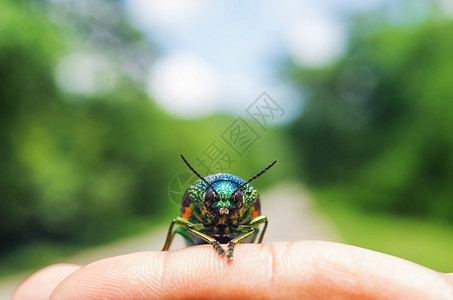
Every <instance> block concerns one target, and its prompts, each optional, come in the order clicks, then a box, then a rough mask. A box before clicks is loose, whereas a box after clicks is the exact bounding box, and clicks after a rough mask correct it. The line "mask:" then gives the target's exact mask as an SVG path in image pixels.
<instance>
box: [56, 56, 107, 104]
mask: <svg viewBox="0 0 453 300" xmlns="http://www.w3.org/2000/svg"><path fill="white" fill-rule="evenodd" d="M55 77H56V83H57V85H58V87H59V88H60V89H62V90H63V91H65V92H69V93H74V94H82V95H86V96H90V95H93V94H98V93H102V92H105V91H108V90H109V89H111V88H112V87H113V86H114V84H115V80H116V74H115V72H114V71H113V70H112V68H111V66H110V65H109V64H108V63H107V62H106V61H105V60H104V59H103V57H101V56H98V55H93V54H86V53H73V54H70V55H67V56H65V57H64V58H63V59H61V61H60V62H59V64H58V65H57V68H56V70H55Z"/></svg>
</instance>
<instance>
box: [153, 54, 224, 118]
mask: <svg viewBox="0 0 453 300" xmlns="http://www.w3.org/2000/svg"><path fill="white" fill-rule="evenodd" d="M148 93H149V94H150V95H151V96H152V97H153V98H154V99H155V100H156V101H157V102H158V103H159V104H160V105H161V106H162V107H163V108H164V109H166V110H167V111H169V112H170V113H173V114H176V115H178V116H180V117H196V116H200V115H205V114H209V113H212V112H213V111H214V110H215V109H216V103H215V100H216V99H218V97H219V82H218V76H217V75H216V74H215V73H214V72H213V71H212V69H211V67H210V66H209V65H208V64H207V63H206V62H204V61H203V60H202V59H200V58H199V57H196V56H194V55H192V54H188V53H177V54H173V55H169V56H164V57H163V58H162V59H160V60H159V61H157V62H156V63H155V64H154V65H153V67H152V68H151V71H150V77H149V84H148Z"/></svg>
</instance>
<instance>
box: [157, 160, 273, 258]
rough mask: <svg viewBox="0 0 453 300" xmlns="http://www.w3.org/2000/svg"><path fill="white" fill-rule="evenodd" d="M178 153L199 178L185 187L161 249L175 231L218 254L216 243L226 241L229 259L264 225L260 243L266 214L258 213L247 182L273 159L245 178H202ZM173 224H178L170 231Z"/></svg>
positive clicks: (223, 175)
mask: <svg viewBox="0 0 453 300" xmlns="http://www.w3.org/2000/svg"><path fill="white" fill-rule="evenodd" d="M179 156H180V157H181V158H182V160H183V161H184V163H185V164H186V165H187V166H188V167H189V169H190V170H191V171H192V172H193V173H194V174H195V175H196V176H197V177H198V178H200V180H197V181H196V182H195V183H194V184H192V185H191V186H190V187H189V188H188V189H187V190H186V192H185V194H184V196H183V199H182V205H181V216H179V217H176V218H175V219H173V221H172V222H171V224H170V227H169V229H168V234H167V239H166V240H165V245H164V247H163V249H162V251H167V250H168V249H169V248H170V244H171V242H172V240H173V236H174V234H175V233H179V234H181V235H182V236H183V237H184V238H185V240H186V243H187V244H188V245H200V244H206V243H207V244H210V245H212V246H213V247H214V249H215V250H216V251H217V253H218V254H219V255H224V254H225V251H224V250H223V248H222V247H221V246H220V244H225V243H228V245H227V251H226V256H227V258H228V259H229V260H231V259H233V252H234V247H235V246H236V244H237V243H241V242H250V243H253V242H254V241H255V239H256V236H257V235H258V232H259V229H258V226H259V225H261V224H264V227H263V231H262V232H261V235H260V237H259V239H258V244H259V243H261V242H262V240H263V237H264V233H265V232H266V228H267V224H268V221H267V217H266V216H264V215H261V207H260V197H259V194H258V191H257V190H256V189H255V188H254V187H253V186H252V185H251V184H250V182H252V181H253V180H255V179H256V178H258V177H260V176H261V175H263V174H264V173H265V172H266V171H267V170H269V169H270V168H271V167H272V166H273V165H275V164H276V163H277V160H275V161H274V162H272V163H271V164H270V165H268V166H267V167H266V168H264V169H263V170H262V171H260V172H258V173H257V174H256V175H255V176H253V177H252V178H250V179H249V180H247V181H245V180H243V179H241V178H239V177H237V176H234V175H231V174H227V173H219V174H213V175H209V176H206V177H203V176H201V175H200V174H199V173H198V172H197V171H195V169H194V168H193V167H192V166H191V165H190V164H189V163H188V162H187V160H186V159H185V158H184V156H182V155H181V154H180V155H179ZM175 224H176V225H179V227H178V228H176V230H174V231H173V227H174V225H175Z"/></svg>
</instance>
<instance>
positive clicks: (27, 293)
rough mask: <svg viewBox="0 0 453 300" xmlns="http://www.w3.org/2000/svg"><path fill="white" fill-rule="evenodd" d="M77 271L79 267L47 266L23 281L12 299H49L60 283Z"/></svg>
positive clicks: (69, 265)
mask: <svg viewBox="0 0 453 300" xmlns="http://www.w3.org/2000/svg"><path fill="white" fill-rule="evenodd" d="M78 269H80V266H79V265H73V264H56V265H51V266H48V267H46V268H44V269H42V270H40V271H38V272H36V273H34V274H32V275H30V276H29V277H28V278H27V279H25V280H24V282H22V283H21V284H20V285H19V286H18V287H17V288H16V290H15V291H14V294H13V296H12V299H13V300H15V299H21V300H22V299H24V300H26V299H49V297H50V295H51V294H52V292H53V290H54V289H55V288H56V287H57V286H58V285H59V284H60V282H61V281H63V280H64V279H65V278H66V277H67V276H69V275H70V274H72V273H73V272H75V271H77V270H78Z"/></svg>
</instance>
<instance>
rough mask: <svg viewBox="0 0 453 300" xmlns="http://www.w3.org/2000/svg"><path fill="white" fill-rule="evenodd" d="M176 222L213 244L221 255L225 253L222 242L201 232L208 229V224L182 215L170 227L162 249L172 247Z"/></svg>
mask: <svg viewBox="0 0 453 300" xmlns="http://www.w3.org/2000/svg"><path fill="white" fill-rule="evenodd" d="M175 224H178V225H180V226H185V229H186V230H187V231H188V232H190V233H192V234H193V235H195V236H198V237H199V238H201V239H202V240H203V241H205V242H206V243H208V244H210V245H212V247H214V249H215V250H216V251H217V253H218V254H219V255H224V254H225V251H224V250H223V249H222V247H221V246H220V243H219V242H218V241H217V240H216V239H214V238H212V237H210V236H208V235H206V234H204V233H202V232H200V230H205V229H207V228H206V226H204V225H203V224H202V223H192V222H190V221H189V220H186V219H184V218H181V217H176V218H175V219H173V221H172V222H171V224H170V228H169V229H168V234H167V239H166V241H165V245H164V248H163V249H162V251H167V250H168V249H169V248H170V244H171V241H172V240H173V236H174V232H173V227H174V225H175Z"/></svg>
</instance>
